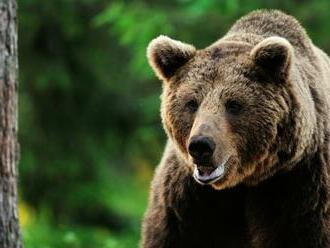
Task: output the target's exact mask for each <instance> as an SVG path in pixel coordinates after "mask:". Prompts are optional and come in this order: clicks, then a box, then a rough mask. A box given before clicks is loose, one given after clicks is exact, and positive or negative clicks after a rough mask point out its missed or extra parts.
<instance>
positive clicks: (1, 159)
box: [0, 0, 22, 248]
mask: <svg viewBox="0 0 330 248" xmlns="http://www.w3.org/2000/svg"><path fill="white" fill-rule="evenodd" d="M16 8H17V5H16V0H0V247H1V248H21V247H22V243H21V239H20V230H19V222H18V213H17V168H16V164H17V161H18V142H17V87H18V82H17V67H18V65H17V27H16V22H17V20H16Z"/></svg>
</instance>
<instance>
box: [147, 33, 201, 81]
mask: <svg viewBox="0 0 330 248" xmlns="http://www.w3.org/2000/svg"><path fill="white" fill-rule="evenodd" d="M195 53H196V49H195V47H193V46H192V45H189V44H185V43H182V42H180V41H177V40H173V39H171V38H169V37H167V36H164V35H160V36H158V37H157V38H156V39H153V40H152V41H151V42H150V43H149V45H148V48H147V57H148V61H149V64H150V66H151V67H152V69H153V70H154V72H155V73H156V75H157V76H158V77H159V78H160V79H161V80H168V79H169V78H171V77H172V76H173V75H174V73H175V72H176V71H177V70H178V69H179V68H180V67H181V66H183V65H184V64H185V63H187V62H188V60H190V59H191V58H192V57H194V55H195Z"/></svg>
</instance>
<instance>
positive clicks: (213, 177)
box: [194, 158, 228, 184]
mask: <svg viewBox="0 0 330 248" xmlns="http://www.w3.org/2000/svg"><path fill="white" fill-rule="evenodd" d="M227 161H228V158H227V159H225V160H224V161H223V162H222V163H221V164H220V165H219V166H218V167H216V168H215V169H214V170H213V171H210V172H209V173H203V174H201V173H200V171H199V170H198V167H197V166H196V165H195V169H194V178H195V179H196V180H197V181H198V182H200V183H202V184H212V183H215V182H216V181H217V180H219V179H220V178H222V177H223V175H224V174H225V169H226V167H225V165H226V163H227Z"/></svg>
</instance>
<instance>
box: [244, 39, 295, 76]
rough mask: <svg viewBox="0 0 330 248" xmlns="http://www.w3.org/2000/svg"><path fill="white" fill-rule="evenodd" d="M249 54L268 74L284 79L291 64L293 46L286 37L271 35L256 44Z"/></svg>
mask: <svg viewBox="0 0 330 248" xmlns="http://www.w3.org/2000/svg"><path fill="white" fill-rule="evenodd" d="M250 55H251V57H252V60H253V61H254V63H255V64H256V65H258V66H260V67H261V68H263V69H264V71H265V72H266V73H267V74H268V75H270V76H271V77H274V78H276V79H279V80H285V79H286V77H287V76H288V73H289V70H290V66H291V64H292V58H293V47H292V45H291V44H290V42H289V41H288V40H287V39H285V38H281V37H277V36H273V37H268V38H266V39H264V40H263V41H261V42H260V43H259V44H257V45H256V46H255V47H254V48H253V49H252V51H251V54H250Z"/></svg>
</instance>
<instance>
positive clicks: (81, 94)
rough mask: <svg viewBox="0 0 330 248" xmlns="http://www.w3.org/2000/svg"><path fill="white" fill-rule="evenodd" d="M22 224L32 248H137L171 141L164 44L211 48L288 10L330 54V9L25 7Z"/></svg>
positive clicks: (261, 3) (71, 3)
mask: <svg viewBox="0 0 330 248" xmlns="http://www.w3.org/2000/svg"><path fill="white" fill-rule="evenodd" d="M18 6H19V11H18V15H19V61H20V96H19V106H20V109H19V122H20V129H19V136H20V137H19V138H20V143H21V161H20V164H19V168H20V182H19V188H20V204H19V205H20V221H21V225H22V230H23V237H24V243H25V247H27V248H69V247H70V248H80V247H81V248H99V247H100V248H133V247H137V246H138V242H139V236H140V221H141V218H142V216H143V213H144V211H145V208H146V204H147V195H148V187H149V183H150V180H151V177H152V173H153V169H154V167H155V166H156V165H157V163H158V161H159V159H160V156H161V153H162V149H163V146H164V143H165V140H166V137H165V134H164V132H163V130H162V126H161V121H160V118H159V95H160V93H161V83H160V82H158V80H157V79H156V77H155V76H154V75H153V73H152V71H151V69H150V68H149V66H148V64H147V61H146V57H145V49H146V46H147V44H148V42H149V41H150V40H151V39H152V38H154V37H156V36H158V35H159V34H166V35H169V36H171V37H173V38H175V39H179V40H183V41H185V42H188V43H192V44H194V45H195V46H196V47H198V48H203V47H205V46H207V45H209V44H210V43H212V42H214V41H215V40H217V39H218V38H220V37H221V36H222V35H224V34H225V32H226V30H228V28H229V27H230V26H231V25H232V24H233V22H234V21H235V20H236V19H237V18H239V17H240V16H242V15H244V14H246V13H247V12H249V11H251V10H254V9H259V8H277V9H281V10H284V11H285V12H287V13H289V14H291V15H294V16H295V17H297V18H298V19H299V20H300V22H301V23H302V24H303V26H305V27H306V29H307V31H308V33H309V35H310V36H311V37H312V39H313V40H314V42H315V43H316V44H317V45H318V46H320V47H321V48H323V49H324V50H326V51H327V52H330V32H329V20H330V2H329V1H328V0H318V1H311V0H310V1H307V0H304V1H300V0H299V1H298V0H295V1H289V0H255V1H243V0H242V1H241V0H174V1H165V0H153V1H150V0H135V1H134V0H132V1H119V0H117V1H116V0H114V1H109V0H107V1H106V0H47V1H40V0H18Z"/></svg>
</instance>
